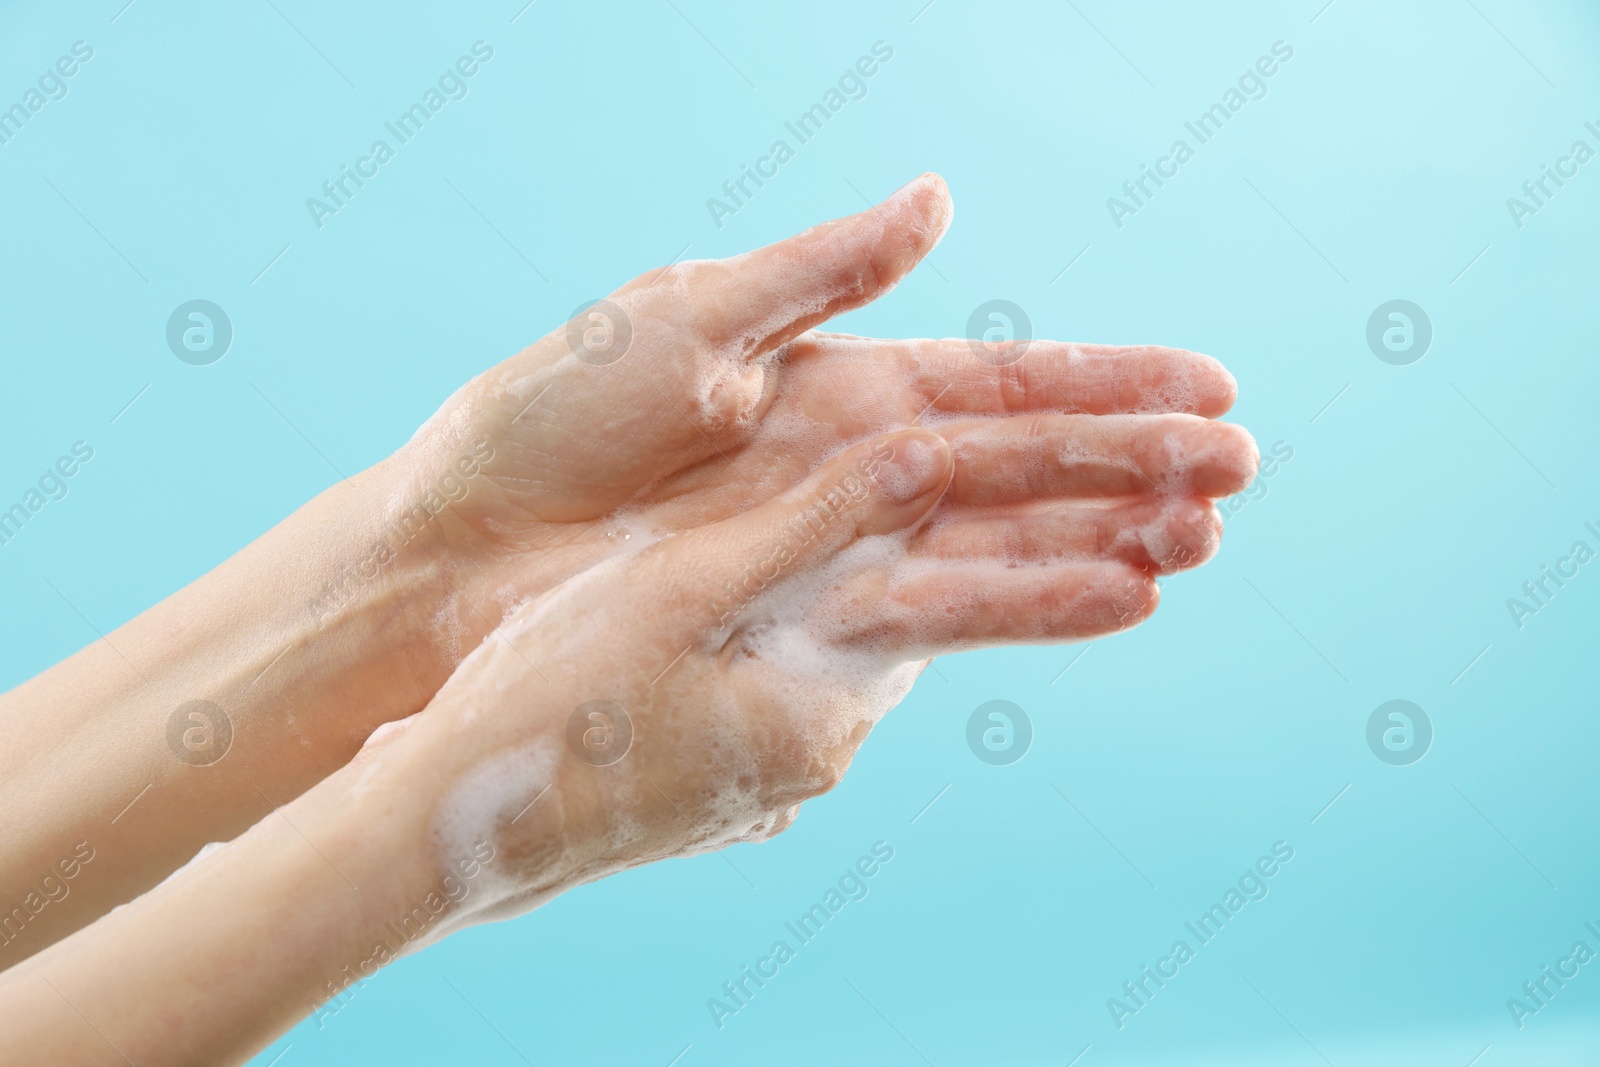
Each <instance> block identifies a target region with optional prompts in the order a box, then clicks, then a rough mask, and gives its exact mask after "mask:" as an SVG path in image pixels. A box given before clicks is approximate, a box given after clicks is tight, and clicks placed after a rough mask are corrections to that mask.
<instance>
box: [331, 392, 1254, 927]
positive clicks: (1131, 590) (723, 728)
mask: <svg viewBox="0 0 1600 1067" xmlns="http://www.w3.org/2000/svg"><path fill="white" fill-rule="evenodd" d="M1057 418H1059V419H1062V420H1069V419H1074V418H1075V419H1078V420H1080V421H1079V422H1077V423H1073V422H1070V421H1069V422H1063V423H1061V424H1060V425H1059V426H1057V427H1055V428H1054V429H1052V430H1049V431H1047V432H1043V433H1040V434H1036V435H1034V436H1033V437H1032V438H1029V439H1026V440H1022V441H1012V442H1011V444H1010V447H1008V448H1007V449H1005V450H989V451H983V449H984V446H985V442H983V441H982V437H983V434H984V432H985V430H989V431H992V432H1001V431H999V430H995V427H998V426H1001V425H1002V424H1003V423H1004V422H1005V421H1007V420H1004V419H995V420H991V424H990V425H988V426H985V425H979V424H977V423H970V424H968V425H966V426H963V427H961V428H959V430H958V431H957V432H955V433H954V434H953V436H954V438H955V442H956V443H955V448H954V450H952V448H951V446H950V444H948V443H947V442H946V440H945V438H944V437H943V436H940V435H939V434H936V433H933V432H931V431H929V430H925V429H910V430H901V431H897V432H894V433H891V434H888V435H884V436H880V437H876V438H873V439H871V440H869V441H867V442H864V443H861V444H858V445H856V446H854V447H852V448H849V449H847V450H845V451H844V452H842V453H840V454H838V455H836V456H835V457H833V458H831V459H829V460H827V461H826V462H825V463H823V464H822V465H821V466H820V467H818V468H817V469H816V470H815V471H813V472H811V473H810V475H809V476H808V477H806V478H805V479H804V480H803V481H802V482H801V483H800V484H799V485H797V486H795V487H794V488H792V489H790V490H788V491H786V492H783V493H781V494H778V495H777V496H775V497H774V498H773V499H771V500H769V501H767V502H766V503H764V504H762V505H760V506H758V507H755V508H753V509H750V510H747V511H744V512H741V513H739V514H736V515H734V516H732V517H729V518H725V519H722V520H720V521H717V522H713V523H710V524H706V525H702V526H699V527H695V528H693V529H690V530H686V531H682V532H677V533H670V532H669V533H666V534H665V535H662V532H659V531H658V532H657V533H656V534H653V535H647V534H641V537H640V540H641V541H644V540H646V539H650V543H648V544H636V545H634V546H631V547H630V548H629V549H628V550H627V551H624V552H621V553H619V554H617V555H615V556H614V557H613V558H611V559H609V560H607V561H605V562H603V563H602V564H599V565H597V566H595V567H593V568H591V569H590V570H588V571H587V572H585V573H583V574H581V575H579V576H576V577H574V578H571V579H569V580H567V581H566V582H564V583H562V584H561V585H559V586H558V587H556V588H554V589H552V590H550V591H549V592H547V593H545V594H544V595H542V596H539V597H535V598H533V599H532V600H530V601H529V602H528V603H527V604H526V605H525V606H523V607H522V608H520V609H519V610H518V611H516V612H515V613H514V614H513V615H512V616H511V617H510V618H509V619H508V620H507V621H506V623H505V624H504V625H503V626H502V627H501V628H500V630H499V631H498V633H497V634H496V639H494V640H489V641H486V642H484V643H483V644H482V645H481V646H480V647H479V648H478V649H477V651H475V652H474V653H473V654H472V655H471V656H469V657H468V658H467V659H466V661H465V662H463V664H462V665H461V667H460V668H459V669H458V670H457V672H456V674H455V675H454V676H453V677H452V678H451V679H450V681H449V682H448V683H446V685H445V686H444V687H443V688H442V689H441V691H440V693H439V694H438V696H437V697H436V698H435V700H434V701H433V703H432V704H431V705H430V706H429V707H428V708H427V709H426V710H424V711H423V712H422V713H421V714H419V715H417V716H415V717H413V718H412V719H409V720H407V721H406V722H405V723H403V724H401V725H399V726H397V727H396V728H395V729H394V733H393V734H386V735H385V736H384V737H382V738H376V739H375V743H374V744H372V745H371V746H369V750H368V751H365V752H364V753H363V755H362V758H361V762H362V763H363V764H364V767H363V770H362V771H361V776H362V780H363V781H364V782H368V783H371V788H376V789H379V790H382V791H387V792H390V793H392V794H393V795H394V796H396V797H402V796H403V797H404V800H403V801H397V802H398V803H401V804H402V806H403V807H405V808H406V809H407V810H408V811H410V812H411V813H412V818H413V820H414V822H415V823H416V825H418V826H419V827H425V828H426V833H425V834H424V835H423V836H424V839H425V841H426V843H425V844H424V845H423V848H424V849H425V850H426V849H435V848H436V849H437V850H438V854H437V855H436V856H435V862H438V863H442V864H444V865H445V866H446V867H448V866H449V865H450V864H451V863H453V862H455V861H457V860H460V859H462V858H463V857H466V856H468V854H469V851H470V849H471V847H473V846H474V845H475V844H477V843H479V842H485V841H488V842H493V843H494V847H495V851H496V856H497V859H496V861H495V864H494V866H493V872H492V874H491V875H489V876H486V878H485V881H484V882H483V883H482V887H481V888H480V891H478V892H477V893H476V894H475V895H474V897H473V898H472V899H471V900H470V901H468V902H466V903H465V904H463V906H462V907H461V908H459V909H458V910H456V911H455V912H453V913H452V914H451V915H450V916H449V917H448V918H447V919H446V921H444V922H441V923H440V925H439V926H437V927H436V928H435V929H434V930H433V932H432V934H431V935H430V936H432V937H437V936H442V935H443V934H444V933H447V932H449V931H450V930H451V929H455V928H458V927H459V926H461V925H465V924H468V923H472V922H479V921H485V920H488V919H494V918H503V917H506V916H508V915H511V914H515V913H517V912H519V911H522V910H526V909H527V908H530V907H533V906H536V905H537V904H538V903H540V902H542V901H543V900H546V899H548V898H549V897H550V896H552V895H554V894H556V893H559V892H561V891H562V890H564V889H566V888H570V887H571V886H573V885H576V884H580V883H582V882H586V881H591V880H593V879H595V878H599V877H603V876H604V875H606V874H609V873H612V872H614V871H617V870H620V869H623V868H626V867H630V866H635V865H638V864H641V863H646V862H651V861H653V860H658V859H662V858H666V857H669V856H677V855H689V854H693V853H696V852H700V851H705V850H708V849H716V848H721V847H723V846H725V845H727V844H729V843H732V842H735V841H743V840H752V839H758V838H763V837H767V836H770V835H772V834H775V833H777V832H779V831H781V830H782V829H784V828H785V827H786V826H788V825H789V824H790V823H791V822H792V821H793V819H794V817H795V815H796V813H797V811H798V806H799V804H800V803H801V802H802V801H803V800H805V799H807V798H809V797H813V796H816V795H818V794H820V793H822V792H825V791H826V790H828V789H829V788H831V787H832V786H833V785H835V784H836V783H837V782H838V781H839V780H840V778H841V776H842V775H843V774H844V772H845V770H846V768H847V767H848V766H849V764H850V761H851V759H852V758H853V757H854V755H855V752H856V751H857V749H858V748H859V746H860V745H861V743H862V741H863V740H864V739H865V737H866V735H867V733H868V731H869V730H870V729H871V727H872V725H873V724H874V723H875V722H877V721H878V719H879V718H880V717H881V716H882V715H883V714H884V713H886V712H887V711H888V710H889V709H890V708H892V707H893V706H894V705H895V704H896V703H898V702H899V700H900V699H901V698H902V697H903V696H904V695H905V693H906V692H907V691H908V689H909V687H910V685H911V684H912V682H913V681H914V680H915V678H916V676H917V674H918V673H919V672H920V671H921V669H922V668H923V667H924V666H925V665H926V663H927V661H928V657H930V656H932V655H936V654H939V653H942V652H946V651H950V650H954V649H961V648H971V647H976V646H980V645H988V644H1003V643H1017V642H1041V641H1062V640H1076V639H1082V638H1087V637H1092V636H1098V635H1101V634H1105V633H1109V632H1112V631H1115V630H1118V629H1123V628H1126V627H1128V626H1131V625H1134V624H1136V623H1137V622H1139V621H1141V620H1142V619H1143V618H1145V617H1147V616H1148V614H1149V613H1150V612H1151V611H1152V610H1154V608H1155V605H1156V588H1155V584H1154V581H1153V577H1152V575H1153V573H1154V571H1155V570H1156V569H1160V568H1159V567H1158V566H1157V565H1155V564H1154V563H1153V559H1154V557H1155V556H1156V555H1158V553H1155V552H1154V550H1153V548H1152V547H1151V546H1152V545H1153V544H1154V543H1155V542H1156V541H1158V540H1159V538H1154V537H1152V538H1147V539H1146V540H1145V541H1144V542H1142V543H1143V544H1144V548H1143V549H1141V550H1138V551H1135V550H1134V549H1133V547H1132V546H1133V544H1134V543H1136V542H1140V539H1139V538H1138V537H1132V538H1122V537H1114V536H1113V537H1107V536H1105V530H1106V526H1105V525H1103V524H1104V523H1110V522H1113V521H1114V520H1111V519H1107V518H1102V519H1101V520H1099V523H1098V524H1097V522H1095V521H1089V520H1086V519H1083V518H1081V517H1079V518H1075V519H1073V518H1069V519H1066V520H1052V519H1049V518H1047V517H1045V516H1046V515H1047V513H1048V510H1049V508H1050V506H1051V504H1052V502H1053V501H1055V500H1056V499H1057V498H1058V497H1059V496H1060V495H1061V494H1062V493H1063V492H1065V493H1067V494H1069V495H1070V494H1077V493H1082V492H1084V491H1085V490H1086V489H1088V488H1089V487H1091V486H1092V488H1093V491H1094V492H1095V493H1098V494H1115V495H1117V496H1123V495H1125V494H1131V495H1132V496H1133V497H1134V498H1135V502H1132V503H1129V502H1124V503H1122V504H1121V505H1119V506H1118V508H1117V509H1115V510H1133V509H1138V508H1146V509H1150V510H1151V511H1152V513H1153V514H1155V515H1161V514H1165V515H1166V517H1167V519H1168V521H1169V522H1178V523H1179V525H1178V528H1176V529H1174V530H1167V531H1166V532H1165V533H1163V535H1162V536H1170V540H1169V541H1168V542H1167V544H1168V545H1169V547H1174V546H1177V545H1179V544H1180V542H1181V541H1182V538H1183V537H1185V536H1188V537H1190V538H1191V540H1190V541H1189V542H1187V544H1188V546H1189V552H1188V554H1187V555H1185V556H1184V557H1183V559H1182V560H1179V559H1176V558H1173V556H1172V553H1171V552H1169V553H1167V557H1168V558H1167V562H1166V563H1165V564H1163V566H1166V567H1177V566H1183V565H1190V564H1192V563H1194V562H1198V561H1199V560H1200V559H1202V558H1203V557H1204V556H1205V555H1206V554H1208V553H1209V551H1210V550H1211V548H1212V547H1214V538H1213V539H1212V540H1210V541H1209V542H1208V541H1206V540H1205V536H1204V534H1205V531H1214V527H1212V526H1211V525H1209V524H1208V523H1203V522H1202V523H1197V524H1193V525H1185V524H1183V523H1182V522H1180V520H1182V519H1183V518H1184V517H1185V516H1186V515H1187V514H1188V513H1189V511H1190V510H1194V511H1198V510H1200V509H1201V508H1202V507H1203V508H1204V509H1205V510H1206V511H1208V512H1209V511H1210V505H1209V501H1208V500H1207V498H1209V497H1215V496H1221V495H1226V494H1230V493H1232V492H1236V491H1238V489H1240V488H1242V487H1243V486H1244V485H1245V484H1246V483H1247V482H1248V481H1249V479H1250V477H1251V476H1252V475H1253V473H1254V469H1255V460H1256V456H1255V449H1254V445H1253V443H1252V442H1251V441H1250V439H1249V437H1248V436H1247V435H1245V434H1243V433H1242V432H1239V431H1238V430H1237V429H1236V428H1231V427H1224V426H1222V425H1220V424H1214V423H1206V422H1204V420H1200V419H1195V420H1194V421H1193V422H1192V423H1191V422H1188V421H1184V420H1182V419H1178V420H1177V421H1174V418H1175V417H1165V418H1159V419H1155V420H1153V421H1152V420H1144V419H1142V418H1138V417H1128V416H1111V417H1102V416H1059V417H1057ZM1096 418H1098V419H1102V420H1103V425H1096V426H1094V427H1093V429H1092V430H1089V429H1085V428H1084V424H1083V423H1082V422H1081V420H1084V419H1096ZM979 421H980V422H981V420H979ZM1152 427H1162V433H1160V434H1157V433H1155V432H1154V431H1153V429H1152ZM1069 428H1075V429H1069ZM1135 431H1137V432H1143V433H1146V434H1147V435H1149V436H1150V438H1151V444H1150V446H1149V447H1145V448H1135V449H1132V450H1131V454H1132V455H1135V456H1137V457H1138V460H1139V463H1138V464H1136V463H1135V462H1133V461H1131V460H1130V461H1127V462H1124V463H1123V464H1121V465H1120V466H1116V465H1108V466H1105V467H1099V466H1095V465H1094V464H1092V463H1091V464H1089V465H1088V466H1089V467H1090V468H1092V469H1093V472H1094V473H1093V476H1092V477H1089V476H1088V475H1087V474H1086V471H1085V468H1084V467H1083V466H1081V465H1079V464H1077V463H1076V462H1061V463H1058V464H1057V465H1056V466H1057V470H1055V471H1051V470H1041V464H1040V457H1041V456H1042V455H1045V454H1047V453H1048V452H1050V450H1055V451H1056V452H1057V453H1058V454H1061V455H1066V456H1069V457H1070V456H1073V455H1074V452H1073V450H1072V448H1071V447H1069V446H1071V445H1072V444H1073V442H1076V443H1077V444H1079V445H1081V446H1083V450H1084V452H1085V453H1086V454H1088V455H1090V456H1094V455H1097V453H1095V452H1094V450H1093V447H1092V446H1091V445H1090V444H1089V442H1091V441H1092V440H1094V439H1095V438H1096V437H1098V436H1101V435H1103V436H1104V437H1105V438H1106V439H1107V440H1114V441H1122V442H1126V441H1127V440H1128V437H1127V435H1128V434H1129V433H1130V432H1135ZM1073 434H1075V435H1076V436H1073ZM1186 438H1187V439H1189V441H1190V444H1191V445H1192V446H1193V448H1192V449H1191V450H1189V451H1188V453H1187V454H1185V451H1186V450H1185V449H1184V448H1183V447H1180V446H1181V442H1182V441H1184V440H1185V439H1186ZM974 442H976V443H974ZM1157 442H1160V443H1161V444H1164V445H1165V447H1164V448H1163V447H1160V445H1158V444H1157ZM966 449H978V450H980V452H982V454H983V455H984V457H985V462H986V463H987V464H988V466H987V467H986V468H985V469H984V470H983V472H982V474H983V476H982V477H976V476H974V475H973V474H972V473H971V472H969V473H968V474H967V476H966V477H965V478H964V477H963V472H962V461H961V459H960V458H959V457H960V454H961V452H962V451H963V450H966ZM1197 453H1203V454H1197ZM1139 464H1143V465H1142V466H1140V465H1139ZM1146 482H1149V483H1150V484H1151V485H1154V486H1160V487H1162V489H1161V491H1160V492H1153V491H1152V492H1151V493H1150V494H1149V496H1148V497H1147V498H1141V494H1142V493H1143V492H1144V483H1146ZM941 499H942V502H941ZM1201 502H1204V503H1201ZM936 504H937V505H938V510H937V511H936V510H935V505H936ZM1088 508H1089V505H1087V504H1074V505H1071V506H1069V508H1068V513H1069V515H1071V514H1074V513H1075V512H1076V511H1086V510H1088ZM947 509H948V511H949V514H948V516H946V517H941V518H940V520H939V521H938V522H930V521H929V520H930V516H932V515H938V514H939V513H941V512H945V511H946V510H947ZM994 509H999V511H998V512H996V511H995V510H994ZM1018 509H1024V510H1027V511H1029V512H1030V514H1033V515H1036V516H1039V517H1040V519H1039V522H1038V523H1037V524H1032V523H1029V522H1022V523H1020V524H1019V523H1017V522H1015V521H1013V520H1011V519H1010V518H1008V515H1010V514H1012V513H1014V512H1016V511H1017V510H1018ZM1115 510H1114V511H1112V512H1109V513H1108V514H1114V513H1115ZM1212 514H1214V512H1213V513H1212ZM1019 529H1020V530H1023V531H1025V532H1024V533H1023V534H1021V535H1019V534H1018V532H1017V531H1018V530H1019ZM1163 530H1166V527H1163ZM1185 531H1187V533H1186V532H1185ZM657 536H659V537H660V539H659V540H654V539H653V538H654V537H657ZM1180 555H1181V553H1180Z"/></svg>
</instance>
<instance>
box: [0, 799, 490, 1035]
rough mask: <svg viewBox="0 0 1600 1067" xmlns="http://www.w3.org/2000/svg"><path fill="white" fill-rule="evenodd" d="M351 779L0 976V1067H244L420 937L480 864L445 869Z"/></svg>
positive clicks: (409, 825) (410, 808)
mask: <svg viewBox="0 0 1600 1067" xmlns="http://www.w3.org/2000/svg"><path fill="white" fill-rule="evenodd" d="M358 781H359V773H356V774H352V773H350V771H349V770H347V771H344V772H340V773H339V774H337V775H335V776H334V777H333V778H330V779H329V780H328V781H326V782H324V783H322V784H319V785H318V786H316V787H315V788H313V789H312V790H310V791H309V792H307V793H306V794H305V795H304V796H302V797H301V798H300V799H299V800H296V801H294V802H293V803H291V804H288V805H286V806H285V807H284V808H282V809H281V810H280V811H277V812H274V813H272V814H269V815H268V816H267V817H266V818H265V819H263V820H262V821H261V822H260V823H259V824H257V825H256V826H254V827H252V828H251V829H250V830H249V831H248V832H247V833H245V834H244V835H243V836H242V837H240V838H238V839H237V840H235V841H233V842H231V843H229V844H228V845H226V846H225V847H223V848H222V849H221V850H220V851H219V852H218V853H216V854H215V855H212V856H208V857H207V858H206V859H204V860H203V861H201V862H200V863H198V864H196V865H195V866H194V867H193V868H191V869H189V870H186V871H184V872H182V873H181V874H179V875H178V876H177V877H176V878H174V879H173V880H172V881H170V882H169V883H167V884H165V885H163V886H161V887H160V888H159V889H157V890H155V891H154V892H152V893H150V894H148V895H146V896H144V897H142V898H140V899H139V900H137V901H135V902H134V903H132V904H130V905H129V906H128V907H126V908H123V909H121V910H119V911H117V912H116V913H114V914H112V915H109V916H106V917H105V918H103V919H101V920H100V921H99V922H97V923H95V924H94V925H93V926H90V927H88V928H87V929H84V930H80V931H78V932H77V933H76V934H74V935H73V936H71V937H69V938H67V939H66V940H64V941H62V942H60V943H58V944H56V945H54V946H52V947H51V948H50V949H48V950H46V951H45V952H43V953H41V954H39V955H38V956H36V957H34V958H33V959H31V960H29V961H28V962H26V963H24V964H22V965H21V966H18V967H14V968H12V969H11V970H10V971H7V972H6V973H5V974H4V975H0V1035H3V1036H0V1062H4V1063H7V1064H10V1063H19V1064H20V1063H73V1064H102V1063H103V1064H111V1065H118V1067H125V1065H126V1063H129V1062H131V1063H137V1064H151V1063H161V1064H172V1065H182V1064H204V1065H207V1067H212V1065H216V1064H221V1063H242V1062H244V1061H245V1060H246V1059H248V1058H249V1056H251V1055H252V1054H254V1053H255V1052H257V1051H259V1050H260V1049H261V1048H263V1047H265V1046H266V1045H267V1044H269V1043H270V1042H271V1041H272V1040H273V1039H274V1038H275V1037H276V1036H278V1035H279V1034H281V1033H283V1032H284V1031H286V1030H288V1029H289V1028H290V1027H291V1026H293V1025H294V1024H295V1023H296V1022H297V1021H298V1020H300V1019H301V1018H304V1017H305V1016H306V1015H308V1014H310V1013H311V1012H312V1011H314V1010H316V1009H317V1008H318V1006H319V1005H323V1004H324V1003H325V1002H327V1001H329V999H330V998H331V997H335V996H339V997H342V996H343V995H344V991H345V990H346V989H347V988H348V987H349V985H350V984H351V983H353V982H355V981H358V980H359V979H360V978H362V977H369V976H370V975H371V974H372V973H375V971H376V968H377V966H379V965H381V964H382V963H384V962H387V961H388V959H390V958H393V956H394V955H396V954H398V953H399V952H400V951H402V950H403V949H404V948H405V947H407V942H406V940H405V938H406V936H408V935H412V934H414V935H415V937H414V940H420V939H421V938H422V937H425V936H426V935H427V933H429V932H430V931H429V929H428V928H429V927H430V926H431V925H432V924H433V923H436V922H438V921H439V919H440V918H442V917H443V916H444V915H445V914H447V913H448V911H449V909H450V908H452V907H454V906H455V905H454V903H453V902H452V901H451V900H450V899H449V898H450V897H455V898H457V899H460V898H462V897H464V896H465V895H466V894H468V893H470V892H471V891H472V888H473V881H474V878H481V877H483V874H482V866H483V864H484V862H485V861H484V859H483V855H482V854H480V855H479V856H477V857H474V858H472V859H471V860H470V863H469V865H468V866H467V867H466V868H465V870H463V869H461V868H459V867H456V868H455V869H454V870H450V869H447V868H446V866H445V863H444V860H445V859H446V858H444V857H438V856H436V855H435V854H434V853H433V852H432V850H431V849H428V848H425V847H419V846H420V845H422V844H423V843H424V842H425V841H426V833H425V831H424V832H423V833H421V835H420V837H419V834H418V830H417V828H418V827H419V826H423V825H425V823H424V821H423V820H424V819H425V815H424V814H423V812H422V806H421V805H420V804H419V803H418V802H417V801H416V800H414V799H413V798H412V797H410V796H409V795H407V794H406V793H404V792H403V791H395V790H382V791H378V790H371V789H361V788H359V787H358V785H357V782H358ZM487 854H488V855H489V857H490V858H489V859H488V860H487V862H488V863H489V864H492V863H493V854H492V852H489V853H487ZM467 872H470V875H469V874H468V873H467ZM447 875H449V876H451V879H450V881H449V882H447V881H446V878H447ZM459 887H465V889H464V890H463V889H460V888H459ZM435 905H438V906H439V907H438V910H437V911H435V910H434V906H435ZM180 932H181V933H180ZM219 989H220V990H226V995H223V996H219V995H218V990H219ZM322 1010H329V1009H328V1008H323V1009H322Z"/></svg>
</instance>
